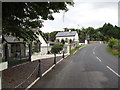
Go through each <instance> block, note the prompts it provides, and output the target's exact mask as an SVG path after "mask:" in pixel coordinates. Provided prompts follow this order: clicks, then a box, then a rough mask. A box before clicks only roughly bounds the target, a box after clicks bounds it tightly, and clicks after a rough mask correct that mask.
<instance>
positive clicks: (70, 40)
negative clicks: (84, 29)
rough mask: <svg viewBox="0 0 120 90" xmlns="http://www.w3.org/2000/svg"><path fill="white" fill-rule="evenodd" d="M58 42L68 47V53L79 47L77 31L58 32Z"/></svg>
mask: <svg viewBox="0 0 120 90" xmlns="http://www.w3.org/2000/svg"><path fill="white" fill-rule="evenodd" d="M56 41H57V42H62V43H64V44H65V45H64V46H66V47H67V49H66V50H67V51H65V52H67V53H69V52H70V50H72V49H74V48H75V47H77V46H78V45H79V37H78V33H77V31H65V32H58V33H57V34H56Z"/></svg>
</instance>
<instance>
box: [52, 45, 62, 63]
mask: <svg viewBox="0 0 120 90" xmlns="http://www.w3.org/2000/svg"><path fill="white" fill-rule="evenodd" d="M63 46H64V45H63V44H55V45H54V46H53V47H52V48H51V53H53V54H54V64H56V54H58V53H59V52H60V51H61V50H62V49H63Z"/></svg>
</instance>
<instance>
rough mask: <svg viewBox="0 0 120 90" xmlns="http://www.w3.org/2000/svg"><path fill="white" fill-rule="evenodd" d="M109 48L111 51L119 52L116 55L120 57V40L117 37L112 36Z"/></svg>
mask: <svg viewBox="0 0 120 90" xmlns="http://www.w3.org/2000/svg"><path fill="white" fill-rule="evenodd" d="M108 49H109V50H108ZM107 50H108V51H109V52H111V53H117V54H116V55H115V56H119V57H120V40H118V39H115V38H110V39H109V41H108V48H107ZM113 55H114V54H113Z"/></svg>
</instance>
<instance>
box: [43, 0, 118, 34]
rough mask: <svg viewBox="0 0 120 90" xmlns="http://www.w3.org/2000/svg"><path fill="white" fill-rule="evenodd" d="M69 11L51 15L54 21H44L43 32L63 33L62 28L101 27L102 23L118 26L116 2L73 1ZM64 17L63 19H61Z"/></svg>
mask: <svg viewBox="0 0 120 90" xmlns="http://www.w3.org/2000/svg"><path fill="white" fill-rule="evenodd" d="M74 3H75V4H74V7H72V6H68V8H69V11H67V12H66V13H64V11H61V12H60V13H55V14H53V16H54V18H55V19H54V20H53V21H51V20H47V21H44V23H43V24H44V27H42V28H41V30H42V31H43V32H45V33H46V32H52V31H63V30H64V28H76V29H81V28H83V27H84V28H87V27H94V28H99V27H102V26H103V24H104V23H111V24H113V25H118V2H117V1H115V2H113V1H111V2H108V1H106V2H94V1H93V2H89V0H88V2H81V1H80V0H75V1H74ZM63 17H64V18H63Z"/></svg>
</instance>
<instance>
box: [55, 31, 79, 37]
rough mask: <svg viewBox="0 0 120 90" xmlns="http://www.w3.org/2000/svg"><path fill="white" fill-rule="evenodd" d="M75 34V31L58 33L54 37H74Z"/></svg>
mask: <svg viewBox="0 0 120 90" xmlns="http://www.w3.org/2000/svg"><path fill="white" fill-rule="evenodd" d="M76 33H77V32H76V31H68V32H58V33H57V34H56V37H67V36H75V35H76Z"/></svg>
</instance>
